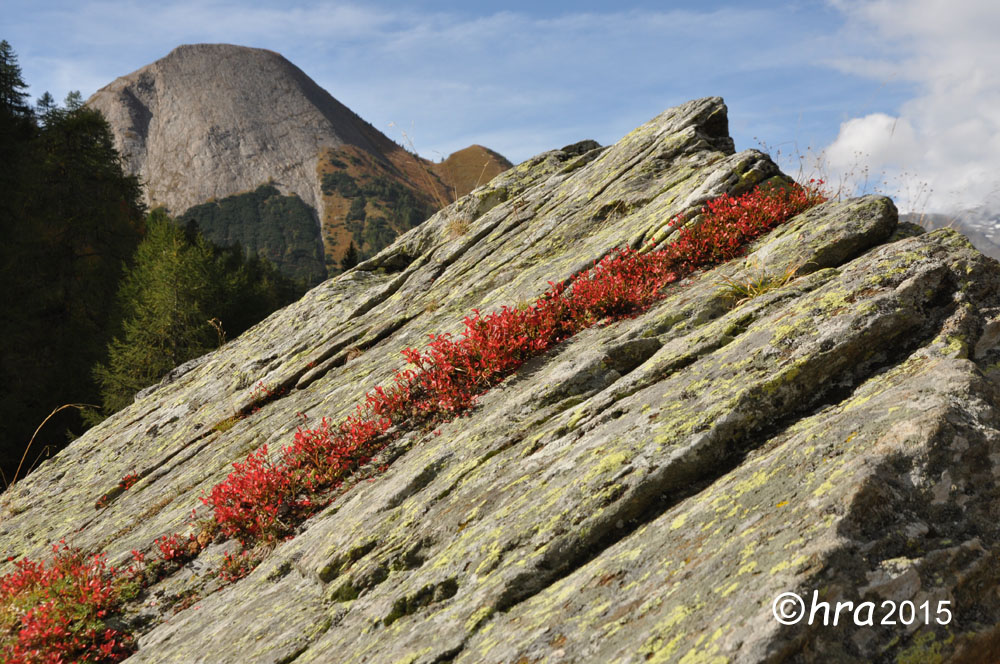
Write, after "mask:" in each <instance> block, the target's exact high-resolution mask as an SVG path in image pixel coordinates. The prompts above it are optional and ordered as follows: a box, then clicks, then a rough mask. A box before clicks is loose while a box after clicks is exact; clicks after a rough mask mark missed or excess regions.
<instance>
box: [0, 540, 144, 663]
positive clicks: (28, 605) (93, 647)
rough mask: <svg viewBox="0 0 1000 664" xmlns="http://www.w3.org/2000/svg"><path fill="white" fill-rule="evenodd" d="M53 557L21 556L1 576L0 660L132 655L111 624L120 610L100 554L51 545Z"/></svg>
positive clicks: (77, 659) (105, 659)
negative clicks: (32, 558)
mask: <svg viewBox="0 0 1000 664" xmlns="http://www.w3.org/2000/svg"><path fill="white" fill-rule="evenodd" d="M52 553H53V556H52V561H51V562H50V563H49V564H48V565H46V564H45V563H36V562H33V561H30V560H26V559H23V560H19V561H17V562H16V563H15V566H16V567H17V569H16V571H14V572H12V573H10V574H7V575H5V576H3V577H0V654H2V659H3V661H4V662H8V663H10V664H27V663H28V662H118V661H121V660H123V659H125V658H126V657H128V656H129V654H131V652H132V651H133V650H134V643H133V640H132V638H131V636H129V635H128V634H125V633H123V632H120V631H118V630H116V629H114V628H112V627H111V626H110V619H111V618H112V616H113V615H114V614H116V613H117V612H118V610H119V608H120V601H121V600H120V598H119V595H118V593H117V592H116V588H115V584H114V577H115V575H116V571H115V570H114V569H109V568H108V567H107V564H106V562H105V557H104V555H98V556H85V555H84V554H83V553H81V552H80V551H78V550H76V549H72V548H70V547H69V546H67V545H66V542H65V541H61V542H60V543H59V544H55V545H53V546H52Z"/></svg>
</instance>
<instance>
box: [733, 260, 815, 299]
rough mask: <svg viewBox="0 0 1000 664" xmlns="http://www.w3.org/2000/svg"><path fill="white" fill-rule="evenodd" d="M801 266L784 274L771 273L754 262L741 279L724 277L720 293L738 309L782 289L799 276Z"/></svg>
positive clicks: (794, 266)
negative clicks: (748, 302)
mask: <svg viewBox="0 0 1000 664" xmlns="http://www.w3.org/2000/svg"><path fill="white" fill-rule="evenodd" d="M800 269H802V265H801V264H796V265H790V266H789V267H788V268H786V269H785V270H784V271H783V272H769V271H768V270H767V269H766V268H764V267H762V266H761V265H760V263H759V262H757V261H754V263H753V265H751V266H750V269H749V270H748V271H747V273H746V274H744V275H743V276H742V277H740V278H733V277H730V276H726V275H722V276H721V277H720V278H719V282H718V283H719V284H720V285H721V288H720V289H719V291H718V292H719V293H720V294H721V295H722V296H723V297H725V298H727V299H728V300H730V302H731V305H732V306H733V307H736V306H738V305H740V304H742V303H744V302H746V301H747V300H752V299H753V298H755V297H759V296H761V295H763V294H764V293H768V292H770V291H773V290H776V289H778V288H781V287H782V286H784V285H785V284H787V283H789V282H790V281H792V280H793V279H795V277H796V276H797V275H798V271H799V270H800Z"/></svg>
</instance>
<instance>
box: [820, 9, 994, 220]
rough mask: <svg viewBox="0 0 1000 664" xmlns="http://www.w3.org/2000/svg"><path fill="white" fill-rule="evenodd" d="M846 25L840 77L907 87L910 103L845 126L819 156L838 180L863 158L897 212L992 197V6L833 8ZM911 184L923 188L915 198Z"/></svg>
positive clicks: (835, 61) (955, 206) (953, 207)
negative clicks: (893, 197) (880, 177)
mask: <svg viewBox="0 0 1000 664" xmlns="http://www.w3.org/2000/svg"><path fill="white" fill-rule="evenodd" d="M832 4H833V5H834V6H835V7H837V8H838V9H840V10H841V11H843V12H844V14H845V16H846V19H847V23H846V26H845V28H844V29H843V32H842V34H841V35H840V37H841V38H842V40H843V41H844V43H845V44H846V46H845V50H846V49H850V50H852V51H855V52H856V51H859V50H860V51H862V52H864V53H866V54H870V57H863V58H859V57H857V56H856V55H851V56H846V57H837V56H834V57H832V58H831V59H830V60H829V64H831V65H832V66H834V67H836V68H838V69H839V70H841V71H844V72H848V73H851V74H855V75H862V76H867V77H869V78H873V79H877V80H881V81H888V80H890V79H896V80H902V81H908V82H910V83H911V84H913V86H914V96H913V97H912V98H911V99H910V100H909V101H907V102H905V103H903V104H902V105H901V106H900V107H899V109H898V112H896V113H895V114H894V115H893V116H889V115H886V114H882V113H874V114H866V115H863V116H861V117H854V118H851V119H849V120H847V121H845V122H844V123H843V124H842V125H841V127H840V133H839V134H838V136H837V138H836V140H834V141H833V143H832V144H830V145H829V146H828V147H827V149H826V158H827V164H828V166H829V167H830V168H831V170H833V171H836V172H839V173H843V172H844V171H845V170H847V169H850V168H851V167H852V166H857V160H856V155H857V154H858V153H860V154H862V155H866V159H865V162H864V163H866V164H867V166H868V168H869V170H870V171H871V172H876V173H880V174H881V173H884V174H885V179H887V180H888V181H889V184H888V186H889V188H890V189H892V188H893V187H895V188H897V191H896V193H897V198H898V200H897V203H899V204H900V206H901V208H917V207H925V208H926V209H927V211H957V210H960V209H965V208H970V207H974V206H978V205H982V204H983V202H984V201H985V200H986V199H987V198H989V197H990V196H991V194H994V193H995V192H997V191H998V188H1000V49H997V48H996V35H997V32H998V31H1000V3H997V2H995V1H994V0H985V1H976V0H956V1H953V2H948V3H942V2H940V0H875V1H864V2H858V1H848V0H836V1H835V2H833V3H832ZM920 183H926V184H927V188H925V189H924V190H922V193H923V194H924V196H923V197H921V195H920V193H921V190H920Z"/></svg>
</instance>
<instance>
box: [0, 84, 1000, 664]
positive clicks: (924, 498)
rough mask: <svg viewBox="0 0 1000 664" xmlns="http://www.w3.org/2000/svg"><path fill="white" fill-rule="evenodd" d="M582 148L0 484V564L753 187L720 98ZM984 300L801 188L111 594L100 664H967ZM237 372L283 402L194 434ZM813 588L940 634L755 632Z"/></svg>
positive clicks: (77, 539) (924, 242)
mask: <svg viewBox="0 0 1000 664" xmlns="http://www.w3.org/2000/svg"><path fill="white" fill-rule="evenodd" d="M585 147H586V148H589V149H583V148H581V149H573V150H566V151H553V152H548V153H545V154H542V155H539V156H538V157H536V158H534V159H531V160H529V161H527V162H525V163H523V164H521V165H519V166H518V167H516V168H514V169H512V170H510V171H508V172H506V173H504V174H502V175H500V176H499V177H497V178H495V179H494V180H493V181H492V182H490V183H489V185H487V186H485V187H480V188H478V189H476V190H474V191H473V192H472V193H471V194H470V195H469V196H466V197H465V198H463V199H461V200H459V201H458V202H456V203H455V204H453V205H450V206H448V207H447V208H445V209H444V210H442V211H441V212H439V213H438V214H436V215H435V216H434V217H432V218H431V219H430V220H429V221H428V222H427V223H425V224H423V225H421V226H419V227H418V228H416V229H414V230H412V231H410V232H409V233H407V234H406V235H404V236H403V237H401V238H400V239H399V240H397V241H396V242H395V243H394V244H393V245H392V246H391V247H389V248H387V249H386V250H385V251H383V252H381V253H380V254H379V255H378V256H376V257H374V258H372V259H371V260H368V261H366V262H364V263H362V264H361V265H359V266H357V268H355V269H353V270H351V271H349V272H347V273H346V274H343V275H341V276H339V277H337V278H335V279H332V280H329V281H327V282H325V283H324V284H322V285H320V286H318V287H316V288H315V289H313V290H312V291H310V292H309V293H308V294H307V295H306V296H305V297H304V298H303V299H302V300H301V301H299V302H298V303H296V304H294V305H291V306H290V307H288V308H286V309H284V310H282V311H281V312H278V313H276V314H274V315H272V316H271V317H270V318H268V319H267V320H266V321H264V322H263V323H261V324H259V325H258V326H256V327H255V328H253V329H251V330H249V331H248V332H246V333H245V334H244V335H242V336H241V337H239V338H238V339H235V340H233V341H231V342H230V343H228V344H227V345H225V346H223V347H222V348H220V349H219V350H217V351H215V352H213V353H211V354H209V355H206V356H205V357H203V358H201V359H200V360H198V361H196V362H193V363H189V364H188V365H186V366H185V367H183V368H182V369H181V370H179V371H177V372H174V374H173V375H171V376H170V377H169V378H168V379H167V380H166V381H164V383H162V384H161V385H160V386H158V387H157V388H156V389H152V390H149V391H147V392H146V393H144V394H143V395H142V396H141V398H140V399H138V400H137V402H136V403H135V404H134V405H133V406H132V407H130V408H128V409H126V410H124V411H122V412H120V413H118V414H116V415H115V416H113V417H112V418H110V419H109V420H107V421H106V422H104V423H103V424H101V425H100V426H98V427H96V428H94V429H93V430H91V431H89V432H88V433H87V434H86V435H85V436H83V437H82V438H81V439H79V440H77V441H76V442H74V443H73V444H72V445H71V446H70V447H69V448H67V449H66V450H64V451H63V452H61V453H60V454H58V455H57V456H56V457H55V458H53V459H51V460H49V461H47V462H45V464H44V465H43V466H42V467H41V468H40V469H39V470H38V471H36V472H35V473H33V474H32V475H30V476H29V477H28V478H26V479H25V480H24V481H22V482H21V483H19V484H18V485H17V486H15V487H14V488H13V489H12V490H10V491H8V492H7V493H6V494H5V495H4V496H3V497H2V499H0V510H2V511H0V555H2V556H4V558H3V559H4V560H5V559H6V556H29V557H34V558H40V557H44V555H45V554H46V552H47V551H48V545H49V544H50V543H51V542H53V541H57V540H58V539H59V538H61V537H66V538H67V540H68V541H70V543H71V544H73V545H75V546H79V547H82V548H86V549H90V550H104V551H107V552H108V553H109V556H110V558H111V560H112V561H113V562H116V563H120V564H123V563H125V562H127V561H128V559H129V552H130V550H132V549H140V550H149V549H150V547H151V542H152V541H153V539H154V538H156V537H157V536H159V535H162V534H164V533H170V532H184V530H185V528H186V527H188V526H186V524H187V522H188V521H189V520H190V519H191V518H192V514H191V511H192V509H194V510H195V512H196V514H195V515H194V516H195V517H196V518H197V517H202V516H208V512H207V510H206V508H205V507H204V506H203V505H202V504H201V502H200V501H199V500H198V497H199V495H204V493H206V492H208V491H209V490H210V489H211V487H212V486H213V485H214V484H216V483H218V482H219V481H221V480H222V479H223V478H225V477H226V475H227V473H229V472H230V470H231V466H230V464H232V463H233V462H234V461H239V460H241V459H243V458H244V457H245V456H246V455H247V453H248V452H250V451H252V450H255V449H257V448H259V447H260V446H261V445H263V444H267V445H269V447H270V449H271V450H277V449H279V448H280V447H281V446H282V445H285V444H289V443H290V442H291V439H292V437H293V435H294V433H295V430H296V427H297V426H298V425H299V424H301V423H302V421H303V420H302V418H301V416H300V415H299V414H300V413H301V414H306V415H308V417H309V418H310V421H316V420H318V418H320V417H322V416H326V417H330V418H333V419H334V421H339V420H340V419H341V418H343V417H345V416H346V415H348V414H349V413H350V412H352V410H353V408H354V405H355V404H357V403H359V402H360V401H362V400H363V398H364V395H365V392H366V391H367V390H370V389H371V388H372V387H374V386H375V385H379V384H387V383H388V382H389V381H391V379H392V376H393V374H394V372H395V371H396V370H397V369H399V368H400V367H401V366H402V358H401V357H400V354H399V351H400V350H402V349H403V348H405V347H408V346H417V347H420V346H422V345H423V344H424V342H425V341H426V339H427V335H428V334H429V333H438V332H455V331H457V330H458V329H460V321H461V318H462V317H463V316H464V315H465V314H467V313H468V312H469V311H470V310H472V309H474V308H476V309H480V310H483V311H489V310H493V309H497V308H499V307H500V306H502V305H516V304H518V303H519V302H527V301H530V300H532V299H533V298H535V297H537V296H538V295H540V294H541V293H543V292H544V291H545V290H546V288H547V282H549V281H560V280H564V279H567V278H569V277H570V276H571V275H573V274H574V273H576V272H578V271H579V270H581V269H583V268H586V267H588V266H590V265H591V264H592V263H593V261H594V260H596V259H599V258H600V257H601V256H603V255H605V254H607V253H608V252H609V251H610V250H611V249H613V248H614V247H620V246H623V245H631V246H636V247H638V246H642V245H644V244H645V243H646V241H648V240H650V239H657V240H660V239H664V238H665V237H668V236H669V234H670V233H671V232H672V227H671V226H670V225H669V223H668V222H669V221H670V220H671V219H672V218H673V217H674V216H675V215H677V214H680V213H688V214H693V213H696V212H697V211H698V209H699V208H700V207H701V205H702V204H704V202H705V201H707V200H709V199H711V198H713V197H715V196H717V195H719V194H722V193H727V192H728V193H733V194H736V193H740V192H744V191H747V190H749V189H751V188H752V187H753V186H754V185H756V184H757V183H760V182H763V181H766V180H768V179H770V178H773V177H775V176H777V175H779V173H778V169H777V168H776V166H775V165H774V164H773V163H772V162H771V161H770V159H769V158H768V157H767V156H765V155H763V154H761V153H759V152H757V151H754V150H748V151H745V152H740V153H734V151H733V144H732V141H731V139H730V138H729V137H728V135H727V119H726V109H725V106H724V105H723V103H722V100H720V99H718V98H709V99H702V100H698V101H694V102H689V103H688V104H684V105H682V106H680V107H677V108H675V109H671V110H669V111H667V112H665V113H663V114H662V115H660V116H658V117H656V118H654V119H653V120H652V121H650V122H649V123H647V124H646V125H644V126H642V127H640V128H638V129H636V130H635V131H634V132H632V133H631V134H629V135H628V136H626V137H625V138H624V139H622V140H621V141H620V142H618V143H617V144H615V145H613V146H611V147H609V148H600V147H595V146H593V145H587V146H585ZM793 271H794V274H795V275H796V278H794V279H792V280H790V281H788V282H787V283H785V284H784V285H782V286H780V287H777V288H775V289H773V290H770V291H768V292H766V293H764V294H762V295H760V296H758V297H755V298H752V299H749V300H745V301H737V300H735V299H734V298H733V297H731V289H729V288H727V284H732V283H734V282H735V283H739V282H741V281H743V280H747V279H753V278H758V277H759V275H760V274H762V273H766V274H772V275H776V274H789V273H790V272H793ZM998 286H1000V266H998V265H997V263H996V262H994V261H992V260H991V259H988V258H986V257H984V256H983V255H982V254H980V253H979V252H977V251H975V250H974V249H973V248H972V247H971V245H970V244H969V243H968V242H967V241H966V240H965V239H964V238H963V237H962V236H960V235H958V234H957V233H955V232H953V231H951V230H948V229H944V230H939V231H934V232H931V233H925V234H920V230H919V229H917V228H915V227H913V226H912V225H899V224H898V221H897V215H896V210H895V208H894V206H893V204H892V202H891V201H889V200H888V199H885V198H880V197H865V198H861V199H856V200H850V201H832V202H828V203H825V204H822V205H820V206H818V207H816V208H813V209H812V210H810V211H808V212H806V213H804V214H802V215H799V216H798V217H796V218H794V219H793V220H791V221H790V222H789V223H787V224H786V225H784V226H782V227H780V228H779V229H777V230H775V231H773V232H772V233H770V234H769V235H767V236H765V237H764V238H762V239H760V240H759V241H758V242H756V243H755V244H754V245H753V246H752V247H750V249H749V251H748V254H747V255H746V256H745V257H744V258H741V259H737V260H734V261H731V262H730V263H728V264H725V265H723V266H720V267H718V268H716V269H714V270H711V271H705V272H701V273H697V274H695V275H694V276H692V277H690V278H688V279H685V280H684V281H683V282H682V283H680V284H677V285H675V286H672V287H671V289H670V290H669V291H668V293H667V294H666V297H665V298H664V299H663V300H662V301H660V302H659V303H658V304H656V305H654V306H653V307H652V308H650V309H649V310H648V311H646V312H645V313H643V314H641V315H639V316H636V317H635V318H633V319H629V320H625V321H622V322H617V323H613V324H608V325H604V326H598V327H594V328H590V329H588V330H585V331H583V332H582V333H580V334H578V335H577V336H575V337H573V338H572V339H570V340H568V341H566V342H564V343H562V344H560V345H559V346H558V347H556V348H555V349H553V350H552V351H550V352H548V353H547V354H545V355H543V356H540V357H538V358H536V359H535V360H532V361H530V362H529V363H528V364H526V365H524V366H523V367H522V368H521V369H520V370H519V371H518V372H517V373H516V374H515V375H514V376H512V377H511V378H509V379H508V380H506V381H504V382H503V383H502V384H501V385H499V386H497V387H495V388H494V389H493V390H492V391H490V392H489V393H487V394H486V395H485V396H483V397H482V398H481V399H480V400H479V403H478V405H477V406H476V408H475V409H474V410H473V411H472V413H471V414H469V415H467V416H465V417H461V418H459V419H457V420H454V421H452V422H450V423H447V424H444V425H442V426H440V428H439V429H437V430H435V431H431V432H410V433H408V434H406V435H404V436H403V437H402V438H400V439H399V440H397V441H396V442H394V443H393V444H392V446H391V447H390V448H389V449H388V450H387V451H386V452H385V453H384V454H383V455H382V456H381V457H380V458H379V459H377V460H376V461H375V462H374V464H373V466H383V465H386V466H387V468H386V469H385V470H384V472H382V473H376V472H375V471H374V470H372V471H371V472H369V473H367V474H363V475H364V476H365V477H366V478H367V479H366V480H364V481H359V482H357V483H356V484H354V485H353V486H350V488H349V489H348V490H347V491H346V492H345V493H344V494H343V495H342V496H340V497H339V498H338V499H337V500H336V501H335V502H334V503H333V504H331V505H330V506H329V507H328V508H326V509H325V510H324V511H322V512H321V513H320V514H318V515H317V516H315V517H313V518H312V519H310V520H309V521H307V522H306V523H305V524H304V525H303V526H302V527H301V528H300V529H299V532H298V533H297V535H296V536H295V537H294V538H293V539H291V540H290V541H286V542H283V543H280V544H279V545H277V546H276V547H275V548H274V550H273V551H271V552H270V553H269V555H268V557H267V558H266V559H265V561H264V562H263V563H262V564H261V565H260V566H259V567H258V568H257V569H256V570H255V571H254V572H253V573H251V574H250V575H249V576H248V577H247V578H245V579H243V580H241V581H238V582H236V583H233V584H230V585H225V586H221V587H220V583H219V582H218V581H217V580H215V579H214V577H212V576H211V575H210V574H209V572H211V571H212V570H214V569H216V568H217V566H218V565H219V562H220V560H221V558H222V556H223V554H224V553H225V552H226V551H232V550H233V545H234V543H232V542H216V543H214V544H212V545H210V546H209V547H208V548H207V549H205V550H203V551H202V552H201V553H200V555H199V557H198V558H197V559H196V560H195V561H194V562H192V563H189V564H188V565H187V566H185V567H184V568H183V569H182V570H181V572H179V573H177V574H175V575H173V576H171V577H169V578H167V579H165V580H163V581H161V582H160V583H159V584H157V585H156V586H154V587H153V588H151V589H150V590H149V591H148V592H147V593H146V594H145V595H144V596H143V597H141V598H140V602H139V604H138V605H136V606H133V607H131V608H130V613H129V616H130V619H132V620H133V623H132V624H133V627H134V629H135V630H136V631H137V632H138V633H139V634H140V638H139V650H138V651H137V652H136V654H135V655H133V657H132V658H131V659H130V660H129V661H136V662H193V661H210V662H241V663H242V662H275V661H282V662H291V661H295V662H326V661H330V659H331V657H335V658H336V659H337V660H338V661H345V662H350V661H358V662H360V661H367V662H397V661H405V662H426V663H430V662H445V661H453V662H512V663H513V662H557V661H575V662H646V661H653V662H726V661H731V662H765V661H801V662H829V661H845V662H846V661H856V662H869V661H910V662H915V661H994V660H995V657H993V655H994V654H995V653H996V649H997V642H998V641H997V635H996V634H997V632H996V628H995V625H996V624H997V623H998V621H1000V595H998V592H997V591H998V588H1000V584H998V580H1000V568H998V564H997V560H998V550H1000V544H998V535H1000V532H998V526H997V519H996V516H995V512H996V506H997V504H998V503H997V495H996V491H997V485H996V478H997V476H998V474H1000V430H998V426H1000V410H998V408H1000V406H998V403H1000V401H998V397H1000V393H998V387H997V384H996V382H995V381H996V376H997V375H1000V372H998V369H997V365H998V360H1000V295H998V293H997V287H998ZM259 381H260V382H263V383H264V384H265V385H267V386H269V389H271V390H273V391H274V392H275V393H276V394H278V393H279V392H280V396H278V398H275V399H273V400H271V401H270V402H268V403H267V404H266V405H264V406H263V407H262V408H260V409H259V410H258V411H256V412H253V413H252V414H250V415H249V416H247V417H245V418H243V419H240V420H239V421H237V422H235V425H234V426H232V427H231V428H227V427H220V426H216V425H217V424H218V423H221V422H223V421H226V420H227V419H229V418H231V417H232V415H233V414H234V413H237V412H239V411H242V410H243V409H245V408H248V407H249V406H251V405H252V399H253V396H252V394H251V388H252V386H253V385H254V384H256V383H258V382H259ZM127 473H138V474H139V475H141V479H140V480H139V481H138V483H136V484H135V485H134V486H133V487H132V488H130V489H129V490H128V491H125V492H119V493H117V494H116V495H114V496H113V498H112V500H111V502H110V504H109V506H107V507H106V508H104V509H95V501H97V500H98V499H99V498H100V497H101V496H102V495H103V494H105V493H108V491H109V490H110V489H112V488H113V487H114V486H115V485H116V483H117V482H118V480H119V479H120V478H121V477H123V476H124V475H125V474H127ZM368 480H370V481H368ZM10 569H11V567H10V563H7V564H6V566H5V567H4V568H3V571H9V570H10ZM192 590H196V591H198V592H199V593H201V594H202V595H204V596H203V597H202V599H200V600H199V601H197V602H196V603H195V604H194V605H193V606H189V607H187V608H184V609H183V610H181V611H180V612H178V613H177V614H176V615H172V614H171V612H170V611H169V610H167V608H166V607H165V604H170V602H171V598H173V599H174V600H176V599H177V598H181V597H184V596H186V595H187V594H189V593H190V592H191V591H192ZM813 590H816V591H818V598H819V599H820V600H822V601H826V602H829V603H831V604H834V605H835V604H836V602H838V601H853V602H854V603H856V604H858V603H860V602H862V601H873V602H876V603H878V604H881V602H883V601H886V600H892V601H894V602H896V603H897V604H900V603H902V602H904V601H910V602H913V603H914V605H915V606H919V605H921V604H922V603H923V602H925V601H927V602H928V603H929V605H933V606H934V607H935V608H936V607H937V606H938V603H939V602H942V601H947V602H950V604H949V605H948V606H950V607H951V612H952V620H951V621H950V622H948V624H945V625H942V624H938V623H937V622H934V620H933V618H936V617H937V615H936V614H935V613H934V609H932V610H931V611H932V612H931V618H932V620H931V624H929V625H924V624H923V620H922V619H921V622H920V624H913V625H895V626H891V625H876V626H873V627H858V626H856V625H855V624H854V623H853V621H850V620H845V619H843V618H842V619H841V622H840V623H839V624H838V626H836V627H834V626H832V625H831V626H823V625H816V624H814V625H812V626H809V625H804V624H800V625H791V626H783V625H781V624H779V623H778V622H777V621H776V620H775V618H774V616H773V615H772V600H774V599H775V598H776V597H777V596H779V595H781V594H782V593H785V592H791V591H796V592H798V593H799V594H801V595H803V596H804V597H809V596H810V595H811V593H812V591H813ZM882 615H883V613H882V612H880V613H879V614H878V616H877V619H881V617H882ZM921 615H922V614H921ZM984 657H985V658H986V659H984ZM991 657H992V659H991Z"/></svg>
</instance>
